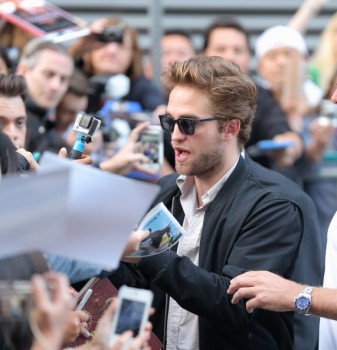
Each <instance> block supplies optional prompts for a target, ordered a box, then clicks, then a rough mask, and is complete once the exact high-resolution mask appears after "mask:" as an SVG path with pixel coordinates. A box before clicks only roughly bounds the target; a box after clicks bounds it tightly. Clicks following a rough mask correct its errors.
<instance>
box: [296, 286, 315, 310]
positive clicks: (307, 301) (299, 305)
mask: <svg viewBox="0 0 337 350" xmlns="http://www.w3.org/2000/svg"><path fill="white" fill-rule="evenodd" d="M313 289H314V287H311V286H307V287H306V288H305V289H304V291H303V292H301V293H300V294H299V295H298V296H297V297H296V299H295V301H294V302H295V311H296V313H298V314H300V315H310V313H309V311H310V306H311V292H312V290H313Z"/></svg>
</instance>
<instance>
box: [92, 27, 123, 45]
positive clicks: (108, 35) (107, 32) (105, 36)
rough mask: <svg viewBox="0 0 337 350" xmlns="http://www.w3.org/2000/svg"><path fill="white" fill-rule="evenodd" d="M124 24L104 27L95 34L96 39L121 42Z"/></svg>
mask: <svg viewBox="0 0 337 350" xmlns="http://www.w3.org/2000/svg"><path fill="white" fill-rule="evenodd" d="M123 36H124V26H115V27H105V28H104V29H103V31H102V32H101V33H99V34H97V38H96V39H97V40H98V41H101V42H103V43H119V44H122V43H123Z"/></svg>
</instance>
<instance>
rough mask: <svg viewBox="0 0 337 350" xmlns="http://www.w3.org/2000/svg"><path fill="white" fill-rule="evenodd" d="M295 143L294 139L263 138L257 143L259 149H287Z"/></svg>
mask: <svg viewBox="0 0 337 350" xmlns="http://www.w3.org/2000/svg"><path fill="white" fill-rule="evenodd" d="M294 145H295V142H294V141H293V140H282V141H275V140H261V141H259V142H257V143H256V148H257V149H258V150H259V151H273V150H280V149H285V148H288V147H292V146H294Z"/></svg>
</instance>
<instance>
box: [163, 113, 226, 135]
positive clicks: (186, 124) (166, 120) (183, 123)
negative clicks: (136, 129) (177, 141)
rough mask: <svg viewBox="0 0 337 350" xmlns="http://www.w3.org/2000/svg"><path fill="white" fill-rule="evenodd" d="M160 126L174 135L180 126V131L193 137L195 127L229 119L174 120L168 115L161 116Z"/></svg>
mask: <svg viewBox="0 0 337 350" xmlns="http://www.w3.org/2000/svg"><path fill="white" fill-rule="evenodd" d="M159 120H160V125H161V127H162V129H163V130H164V131H165V132H169V133H170V134H171V133H173V130H174V127H175V125H176V124H178V127H179V130H180V132H181V133H182V134H184V135H189V136H191V135H193V134H194V132H195V126H196V125H197V124H198V123H201V122H208V121H211V120H227V118H221V117H213V118H204V119H192V118H180V119H174V118H172V117H170V116H168V115H166V114H161V115H159Z"/></svg>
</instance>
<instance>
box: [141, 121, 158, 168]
mask: <svg viewBox="0 0 337 350" xmlns="http://www.w3.org/2000/svg"><path fill="white" fill-rule="evenodd" d="M139 141H140V152H141V153H143V154H144V155H145V156H146V157H148V158H149V162H147V163H143V164H142V166H143V167H144V168H146V169H148V170H151V171H155V172H159V171H160V169H161V167H162V164H163V159H164V145H163V130H162V128H161V126H159V125H150V126H149V127H148V128H146V129H145V130H144V131H143V132H142V134H141V135H140V140H139Z"/></svg>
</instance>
